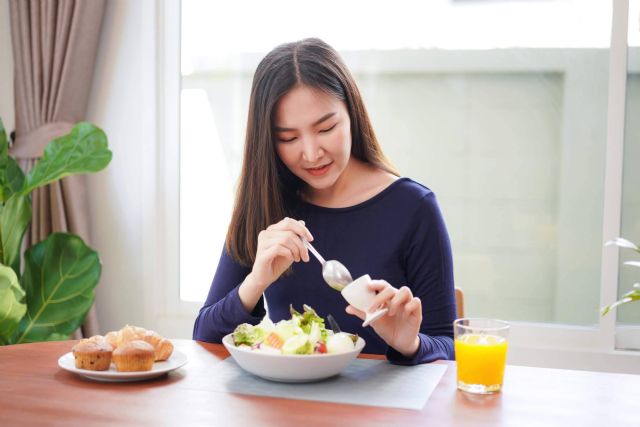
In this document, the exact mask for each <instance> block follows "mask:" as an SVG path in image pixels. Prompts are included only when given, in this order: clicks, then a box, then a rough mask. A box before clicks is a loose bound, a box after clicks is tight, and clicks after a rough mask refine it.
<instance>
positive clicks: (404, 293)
mask: <svg viewBox="0 0 640 427" xmlns="http://www.w3.org/2000/svg"><path fill="white" fill-rule="evenodd" d="M369 289H372V290H374V291H376V292H377V293H378V295H376V298H375V299H374V302H373V304H372V305H371V307H370V308H369V311H375V310H376V309H378V308H382V307H387V308H388V309H389V312H388V313H387V314H385V315H384V316H382V317H381V318H379V319H378V320H376V321H375V322H373V323H372V324H371V327H372V328H373V330H374V331H376V333H377V334H378V335H380V337H381V338H382V339H383V340H385V342H386V343H387V344H388V345H390V346H391V347H393V348H395V349H396V350H397V351H398V352H400V353H401V354H402V355H404V356H405V357H412V356H413V355H415V353H416V351H418V346H419V345H420V338H418V332H419V331H420V325H421V323H422V303H421V302H420V298H418V297H414V296H413V294H412V293H411V289H409V288H408V287H406V286H403V287H401V288H400V289H397V288H394V287H393V286H391V285H390V284H389V283H388V282H386V281H385V280H372V281H371V283H370V284H369ZM346 311H347V313H349V314H353V315H356V316H358V317H359V318H360V319H363V320H364V318H365V314H364V312H362V311H360V310H358V309H356V308H355V307H353V306H351V305H349V306H347V309H346Z"/></svg>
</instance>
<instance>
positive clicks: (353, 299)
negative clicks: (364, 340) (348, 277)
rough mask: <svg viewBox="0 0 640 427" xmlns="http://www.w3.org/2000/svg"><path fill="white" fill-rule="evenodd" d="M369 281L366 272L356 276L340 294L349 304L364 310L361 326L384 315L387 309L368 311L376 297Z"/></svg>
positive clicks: (369, 278)
mask: <svg viewBox="0 0 640 427" xmlns="http://www.w3.org/2000/svg"><path fill="white" fill-rule="evenodd" d="M369 283H371V277H369V275H368V274H365V275H364V276H360V277H358V278H357V279H356V280H354V281H353V282H351V283H349V284H348V285H347V286H345V288H344V289H343V290H342V292H341V294H342V296H343V297H344V299H346V300H347V302H348V303H349V304H351V305H352V306H354V307H355V308H357V309H358V310H360V311H364V312H365V315H366V317H365V319H364V323H363V324H362V327H367V326H369V324H371V323H373V322H375V321H376V320H378V319H379V318H381V317H382V316H384V315H385V314H386V313H387V311H389V309H387V308H382V309H379V310H375V311H371V312H370V311H369V307H371V304H373V300H374V298H375V297H376V295H377V294H376V292H375V291H373V290H371V289H369Z"/></svg>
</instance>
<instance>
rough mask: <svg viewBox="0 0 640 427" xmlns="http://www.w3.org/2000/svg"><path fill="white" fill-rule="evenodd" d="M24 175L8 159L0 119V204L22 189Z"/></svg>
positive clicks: (5, 139) (14, 162) (11, 159)
mask: <svg viewBox="0 0 640 427" xmlns="http://www.w3.org/2000/svg"><path fill="white" fill-rule="evenodd" d="M23 182H24V173H22V169H20V166H18V163H16V161H15V160H14V159H13V158H11V157H9V140H8V139H7V133H6V132H5V130H4V125H3V124H2V119H0V203H4V202H5V201H6V200H7V199H8V198H9V197H11V195H12V194H15V193H17V192H18V191H20V190H21V189H22V185H23Z"/></svg>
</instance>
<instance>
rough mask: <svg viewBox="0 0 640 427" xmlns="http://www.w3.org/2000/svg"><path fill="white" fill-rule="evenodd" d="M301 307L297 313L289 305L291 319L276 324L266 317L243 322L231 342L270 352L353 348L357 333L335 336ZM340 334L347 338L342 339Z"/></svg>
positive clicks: (309, 311) (316, 317)
mask: <svg viewBox="0 0 640 427" xmlns="http://www.w3.org/2000/svg"><path fill="white" fill-rule="evenodd" d="M303 309H304V311H303V312H302V313H300V312H298V311H297V310H296V309H294V308H293V306H290V307H289V311H290V312H291V319H289V320H281V321H279V322H278V323H275V324H274V323H273V322H272V321H271V320H270V319H269V318H268V317H265V318H264V319H263V320H262V321H261V322H260V323H259V324H257V325H255V326H254V325H250V324H248V323H243V324H241V325H239V326H238V327H237V328H236V329H235V331H234V332H233V342H234V344H235V345H236V347H245V348H250V349H251V350H257V351H262V352H265V353H273V354H323V353H341V352H346V351H351V350H353V349H354V344H355V342H356V341H357V339H358V337H357V335H352V334H345V333H339V334H335V335H334V334H333V332H331V331H329V330H327V329H326V328H325V324H324V319H323V318H322V317H320V316H318V313H316V311H315V310H314V309H313V308H311V307H309V306H308V305H306V304H305V305H304V306H303ZM341 335H345V336H348V337H349V338H348V339H346V340H345V339H344V338H345V337H343V336H341ZM345 341H347V343H346V344H345V343H344V342H345ZM337 343H340V344H339V345H335V344H337ZM328 349H329V350H328Z"/></svg>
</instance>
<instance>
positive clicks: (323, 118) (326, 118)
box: [273, 111, 337, 132]
mask: <svg viewBox="0 0 640 427" xmlns="http://www.w3.org/2000/svg"><path fill="white" fill-rule="evenodd" d="M336 114H337V113H336V112H335V111H334V112H333V113H327V114H325V115H324V116H322V117H320V118H319V119H318V120H316V121H315V122H314V123H313V124H312V125H311V126H318V125H319V124H320V123H322V122H324V121H326V120H328V119H330V118H331V117H333V116H335V115H336ZM273 129H274V130H275V131H276V132H289V131H293V130H296V129H293V128H281V127H279V126H275V127H274V128H273Z"/></svg>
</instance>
